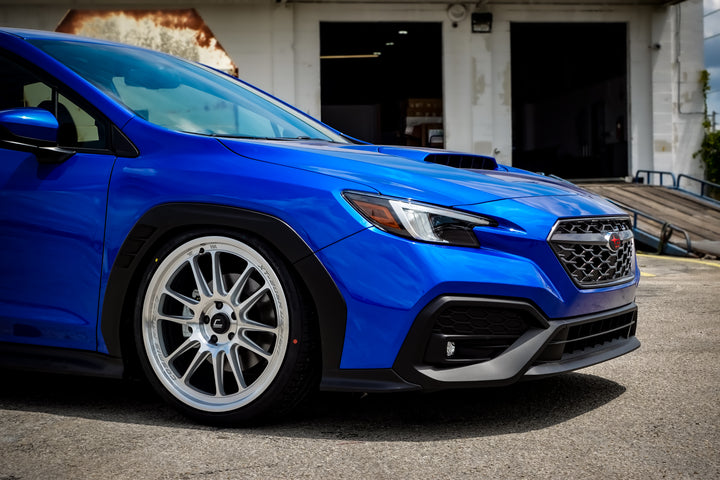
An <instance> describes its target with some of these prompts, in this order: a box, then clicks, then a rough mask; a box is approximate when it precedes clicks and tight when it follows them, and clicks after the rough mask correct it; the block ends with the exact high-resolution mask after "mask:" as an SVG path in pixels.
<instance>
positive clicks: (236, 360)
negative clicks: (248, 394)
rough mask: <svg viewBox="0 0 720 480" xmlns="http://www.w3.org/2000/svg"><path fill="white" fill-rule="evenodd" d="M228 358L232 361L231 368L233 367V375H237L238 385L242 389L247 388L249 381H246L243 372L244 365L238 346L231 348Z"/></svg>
mask: <svg viewBox="0 0 720 480" xmlns="http://www.w3.org/2000/svg"><path fill="white" fill-rule="evenodd" d="M227 360H228V362H229V363H230V368H231V369H232V372H233V375H235V381H236V382H237V384H238V387H239V388H240V390H244V389H246V388H247V383H246V382H245V376H244V375H243V373H242V365H241V364H240V357H239V356H238V347H237V346H233V347H232V348H231V349H230V354H229V355H228V356H227Z"/></svg>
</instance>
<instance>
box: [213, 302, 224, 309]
mask: <svg viewBox="0 0 720 480" xmlns="http://www.w3.org/2000/svg"><path fill="white" fill-rule="evenodd" d="M215 308H217V309H218V310H222V308H223V303H222V302H215Z"/></svg>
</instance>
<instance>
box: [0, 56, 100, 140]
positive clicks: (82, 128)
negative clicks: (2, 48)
mask: <svg viewBox="0 0 720 480" xmlns="http://www.w3.org/2000/svg"><path fill="white" fill-rule="evenodd" d="M0 71H2V72H3V75H2V76H0V110H5V109H8V108H22V107H39V108H44V109H45V110H48V111H49V112H50V113H52V114H53V115H55V118H57V120H58V125H59V128H58V145H59V146H61V147H72V148H89V149H104V148H107V145H108V143H107V134H106V132H107V128H106V125H107V121H106V120H104V119H103V118H101V117H100V116H99V115H94V114H92V113H90V112H88V111H87V110H86V109H84V108H82V107H81V106H79V105H78V104H77V103H75V102H73V101H72V100H70V99H69V98H68V97H66V96H65V95H63V92H62V91H61V90H58V89H57V88H56V87H54V86H52V85H51V84H50V83H48V82H45V81H43V80H42V79H41V78H40V77H39V76H38V75H36V74H35V73H34V72H32V71H30V70H29V69H27V68H25V67H23V66H22V65H19V64H18V63H17V62H15V61H13V60H12V59H10V58H7V57H5V56H2V55H0Z"/></svg>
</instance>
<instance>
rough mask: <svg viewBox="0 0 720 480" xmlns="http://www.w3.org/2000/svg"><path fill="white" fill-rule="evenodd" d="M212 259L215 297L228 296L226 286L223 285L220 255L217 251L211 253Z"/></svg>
mask: <svg viewBox="0 0 720 480" xmlns="http://www.w3.org/2000/svg"><path fill="white" fill-rule="evenodd" d="M210 258H211V259H212V283H213V290H214V291H215V295H222V296H225V295H227V292H226V291H225V286H224V285H223V279H222V269H221V267H220V253H219V252H218V251H217V250H213V251H212V252H210Z"/></svg>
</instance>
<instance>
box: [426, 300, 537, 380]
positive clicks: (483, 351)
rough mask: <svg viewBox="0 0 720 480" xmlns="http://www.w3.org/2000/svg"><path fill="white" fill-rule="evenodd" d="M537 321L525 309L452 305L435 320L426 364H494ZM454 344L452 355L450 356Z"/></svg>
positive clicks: (443, 310) (428, 345)
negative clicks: (492, 361)
mask: <svg viewBox="0 0 720 480" xmlns="http://www.w3.org/2000/svg"><path fill="white" fill-rule="evenodd" d="M536 323H537V321H536V320H535V318H534V317H533V316H532V314H530V313H529V312H527V311H525V310H522V309H512V308H506V307H493V306H487V305H470V306H467V305H449V306H447V307H445V308H443V309H442V310H441V311H440V312H438V314H437V315H436V317H435V323H434V324H433V329H432V334H431V335H430V338H429V340H428V344H427V348H426V351H425V362H427V363H428V364H431V365H438V366H458V365H466V364H472V363H479V362H485V361H487V360H491V359H493V358H495V357H497V356H498V355H500V354H501V353H503V352H504V351H505V350H507V349H508V348H509V347H510V346H511V345H512V344H513V343H515V341H516V340H517V339H518V338H520V336H521V335H522V334H523V333H525V332H526V331H527V330H528V329H529V328H530V327H531V326H532V325H534V324H536ZM448 343H451V344H452V353H450V352H448V348H449V347H448Z"/></svg>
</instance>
